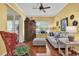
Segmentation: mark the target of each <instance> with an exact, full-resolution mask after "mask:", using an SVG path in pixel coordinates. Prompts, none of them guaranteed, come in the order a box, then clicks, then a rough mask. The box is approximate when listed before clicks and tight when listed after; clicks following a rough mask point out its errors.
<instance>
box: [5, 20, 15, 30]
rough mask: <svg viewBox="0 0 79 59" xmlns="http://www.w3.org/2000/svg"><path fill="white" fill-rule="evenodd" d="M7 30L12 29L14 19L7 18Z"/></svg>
mask: <svg viewBox="0 0 79 59" xmlns="http://www.w3.org/2000/svg"><path fill="white" fill-rule="evenodd" d="M7 31H8V32H13V31H14V21H13V20H8V21H7Z"/></svg>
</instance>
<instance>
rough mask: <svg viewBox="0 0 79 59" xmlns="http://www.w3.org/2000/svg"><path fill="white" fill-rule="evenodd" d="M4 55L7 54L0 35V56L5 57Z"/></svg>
mask: <svg viewBox="0 0 79 59" xmlns="http://www.w3.org/2000/svg"><path fill="white" fill-rule="evenodd" d="M5 54H7V52H6V47H5V43H4V41H3V39H2V37H1V35H0V55H5Z"/></svg>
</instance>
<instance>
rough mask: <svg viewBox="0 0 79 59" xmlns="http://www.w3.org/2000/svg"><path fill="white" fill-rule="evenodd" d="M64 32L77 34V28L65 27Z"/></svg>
mask: <svg viewBox="0 0 79 59" xmlns="http://www.w3.org/2000/svg"><path fill="white" fill-rule="evenodd" d="M66 32H69V33H76V32H77V27H76V26H67V27H66Z"/></svg>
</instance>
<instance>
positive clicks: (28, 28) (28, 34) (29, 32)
mask: <svg viewBox="0 0 79 59" xmlns="http://www.w3.org/2000/svg"><path fill="white" fill-rule="evenodd" d="M24 26H25V27H24V28H25V30H24V33H25V41H30V40H33V39H34V38H35V37H36V23H35V21H34V20H30V19H29V18H26V19H25V21H24Z"/></svg>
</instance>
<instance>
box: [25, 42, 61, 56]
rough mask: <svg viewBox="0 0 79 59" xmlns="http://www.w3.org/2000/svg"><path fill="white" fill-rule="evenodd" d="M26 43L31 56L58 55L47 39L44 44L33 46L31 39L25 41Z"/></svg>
mask: <svg viewBox="0 0 79 59" xmlns="http://www.w3.org/2000/svg"><path fill="white" fill-rule="evenodd" d="M26 44H27V45H28V46H29V47H30V51H29V54H30V55H31V56H60V54H59V53H58V49H55V48H54V47H52V46H51V45H50V44H49V43H48V41H47V44H46V46H33V45H32V41H29V42H26Z"/></svg>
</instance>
